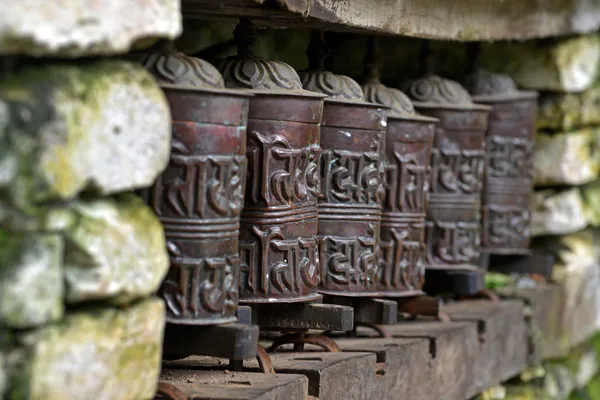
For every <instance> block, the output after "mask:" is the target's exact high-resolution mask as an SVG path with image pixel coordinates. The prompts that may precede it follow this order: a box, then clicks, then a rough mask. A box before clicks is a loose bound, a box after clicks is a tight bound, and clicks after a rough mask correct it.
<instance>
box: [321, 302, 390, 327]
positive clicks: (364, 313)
mask: <svg viewBox="0 0 600 400" xmlns="http://www.w3.org/2000/svg"><path fill="white" fill-rule="evenodd" d="M323 302H324V303H327V304H336V305H342V306H347V307H352V308H353V309H354V322H357V323H359V324H377V325H392V324H395V323H396V321H397V319H398V304H397V303H396V302H395V301H394V300H384V299H374V298H369V297H345V296H332V295H324V296H323Z"/></svg>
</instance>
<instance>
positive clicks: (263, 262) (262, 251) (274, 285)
mask: <svg viewBox="0 0 600 400" xmlns="http://www.w3.org/2000/svg"><path fill="white" fill-rule="evenodd" d="M253 232H254V234H255V235H256V238H257V240H256V241H253V242H249V241H242V242H240V253H241V257H242V267H241V271H242V272H241V273H242V290H244V291H249V292H252V293H261V294H263V295H265V296H271V295H273V296H275V295H277V294H279V295H282V294H287V293H300V292H301V291H302V287H304V286H305V287H307V288H309V289H314V288H316V287H317V286H318V284H319V258H318V254H317V251H318V250H317V242H316V239H314V238H301V237H299V238H296V239H287V240H286V239H285V236H284V233H283V232H282V230H281V228H280V227H278V226H273V227H268V228H267V229H266V230H265V231H261V230H260V229H258V228H257V227H254V228H253ZM251 266H258V268H251Z"/></svg>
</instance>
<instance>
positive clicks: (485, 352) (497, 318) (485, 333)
mask: <svg viewBox="0 0 600 400" xmlns="http://www.w3.org/2000/svg"><path fill="white" fill-rule="evenodd" d="M523 307H524V304H523V302H522V301H519V300H506V301H501V302H500V303H493V302H491V301H486V300H467V301H459V302H455V303H451V304H447V305H444V306H443V307H442V311H443V312H445V313H446V314H448V315H449V316H450V318H451V319H452V320H453V321H472V322H475V323H476V324H477V328H478V332H479V346H478V348H479V349H480V351H479V354H478V357H477V364H476V368H475V373H476V376H475V379H474V380H473V381H472V385H471V387H470V389H469V391H468V393H469V394H471V395H474V394H476V393H480V392H481V391H483V390H485V389H487V388H488V387H490V386H493V385H497V384H500V383H502V382H504V381H506V380H508V379H509V378H512V377H514V376H516V375H518V374H519V373H520V372H521V371H522V370H523V369H524V368H525V367H526V366H527V361H528V356H529V354H528V353H529V346H528V343H527V325H526V323H525V316H524V313H523Z"/></svg>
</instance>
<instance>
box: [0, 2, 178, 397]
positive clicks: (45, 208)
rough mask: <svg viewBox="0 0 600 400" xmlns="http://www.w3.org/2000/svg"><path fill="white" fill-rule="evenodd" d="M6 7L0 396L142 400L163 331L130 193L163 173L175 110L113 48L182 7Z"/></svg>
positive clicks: (160, 34)
mask: <svg viewBox="0 0 600 400" xmlns="http://www.w3.org/2000/svg"><path fill="white" fill-rule="evenodd" d="M7 1H8V3H7V4H3V5H2V8H3V11H2V13H1V14H2V15H0V55H1V56H2V58H0V63H1V64H2V65H1V66H2V68H1V69H0V71H1V72H0V249H1V251H0V397H2V396H6V397H7V398H10V399H106V400H109V399H117V398H119V399H148V398H151V397H152V396H153V394H154V392H155V390H156V384H157V380H158V374H159V370H160V359H161V354H162V337H163V330H164V305H163V302H162V301H161V300H159V299H157V298H155V297H153V293H154V292H155V291H156V289H157V288H158V286H159V284H160V282H161V281H162V279H163V277H164V275H165V273H166V271H167V268H168V257H167V254H166V250H165V242H164V235H163V231H162V226H161V224H160V223H159V221H158V219H157V218H156V216H155V215H154V214H153V212H152V211H151V210H150V209H149V208H148V207H147V206H146V205H145V204H144V203H143V201H142V200H141V199H140V198H138V197H137V196H136V195H135V194H133V192H132V191H133V190H135V189H139V188H142V187H147V186H150V185H151V184H152V183H153V181H154V180H155V178H156V176H157V175H158V174H159V173H160V172H161V171H162V169H164V167H165V166H166V163H167V161H168V158H169V151H170V137H171V126H170V113H169V108H168V105H167V103H166V99H165V98H164V95H163V93H162V91H161V89H160V88H159V87H158V85H157V84H156V82H155V81H154V80H153V78H152V77H151V76H150V75H149V74H148V73H147V72H146V71H145V70H144V69H143V68H142V67H140V66H138V65H136V64H133V63H131V62H129V61H125V60H121V59H119V55H120V54H124V53H126V52H128V51H129V50H130V49H138V48H144V47H147V46H149V45H151V44H152V43H153V42H154V41H155V40H157V39H158V38H175V37H176V36H177V35H179V34H180V32H181V15H180V10H179V1H169V0H168V1H164V0H161V1H157V0H144V1H141V2H140V1H130V0H127V1H121V0H118V1H117V0H114V1H103V2H95V1H75V0H73V1H67V2H62V3H61V5H60V7H58V6H57V5H56V4H55V3H53V2H49V3H43V4H42V3H39V2H36V1H28V0H27V1H21V0H7ZM105 56H110V58H106V57H105ZM32 57H36V58H32ZM79 57H84V58H79ZM132 376H135V377H136V378H135V379H132Z"/></svg>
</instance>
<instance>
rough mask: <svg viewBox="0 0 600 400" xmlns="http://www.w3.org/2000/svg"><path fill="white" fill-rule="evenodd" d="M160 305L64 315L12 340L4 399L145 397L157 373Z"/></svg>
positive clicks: (151, 303) (147, 303) (161, 322)
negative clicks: (15, 355)
mask: <svg viewBox="0 0 600 400" xmlns="http://www.w3.org/2000/svg"><path fill="white" fill-rule="evenodd" d="M164 324H165V321H164V303H163V302H162V300H159V299H150V300H145V301H143V302H141V303H137V304H134V305H132V306H130V307H129V308H126V309H114V308H99V309H88V310H86V311H78V312H74V313H71V314H68V315H67V316H66V317H65V318H64V319H63V320H62V321H61V322H60V323H57V324H54V325H51V326H48V327H45V328H42V329H39V330H36V331H33V332H27V333H22V334H20V335H18V336H17V338H16V341H17V347H18V351H19V353H20V355H19V357H18V359H17V360H16V361H15V362H14V365H13V368H14V370H13V374H12V376H11V383H12V385H11V388H10V390H9V398H26V399H29V400H38V399H39V400H42V399H44V400H63V399H94V400H112V399H132V400H133V399H151V398H152V397H153V395H154V392H155V390H156V385H157V382H158V376H159V373H160V360H161V355H162V351H161V349H162V339H163V331H164Z"/></svg>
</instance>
